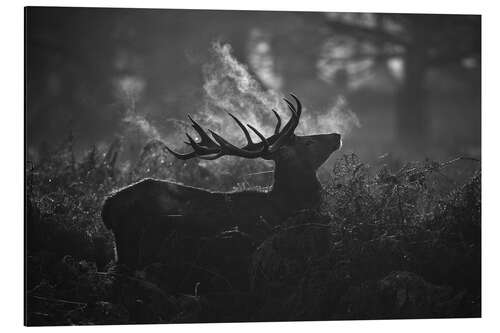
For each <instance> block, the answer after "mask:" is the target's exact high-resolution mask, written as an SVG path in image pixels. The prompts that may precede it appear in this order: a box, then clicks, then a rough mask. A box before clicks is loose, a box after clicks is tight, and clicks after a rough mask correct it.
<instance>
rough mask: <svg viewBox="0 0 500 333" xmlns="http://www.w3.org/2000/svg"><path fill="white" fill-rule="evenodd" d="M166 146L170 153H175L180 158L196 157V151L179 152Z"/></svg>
mask: <svg viewBox="0 0 500 333" xmlns="http://www.w3.org/2000/svg"><path fill="white" fill-rule="evenodd" d="M165 148H166V149H167V150H168V151H169V152H170V154H172V155H174V156H175V157H176V158H178V159H180V160H189V159H190V158H193V157H196V152H194V151H192V152H190V153H187V154H179V153H176V152H175V151H173V150H172V149H170V148H168V147H167V146H165Z"/></svg>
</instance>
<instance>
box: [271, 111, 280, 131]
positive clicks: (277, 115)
mask: <svg viewBox="0 0 500 333" xmlns="http://www.w3.org/2000/svg"><path fill="white" fill-rule="evenodd" d="M272 111H273V113H274V115H275V116H276V119H278V123H277V124H276V127H275V128H274V134H278V133H279V132H280V128H281V118H280V115H279V114H278V112H276V110H275V109H273V110H272Z"/></svg>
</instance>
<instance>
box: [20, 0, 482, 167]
mask: <svg viewBox="0 0 500 333" xmlns="http://www.w3.org/2000/svg"><path fill="white" fill-rule="evenodd" d="M26 24H27V26H26V34H27V35H26V42H27V71H26V83H27V89H26V93H27V112H26V122H27V146H28V158H29V159H30V160H37V159H39V158H40V156H41V155H43V154H44V152H45V151H46V150H47V149H48V147H51V146H53V145H56V144H58V143H59V142H61V141H63V140H64V139H65V138H67V137H68V135H71V136H72V137H73V138H74V142H75V149H76V151H80V152H81V151H84V150H85V149H88V147H89V146H91V145H97V147H101V146H105V145H107V144H109V143H110V142H111V141H112V140H113V139H115V138H117V137H118V138H121V140H122V142H123V146H124V148H123V154H122V155H121V161H122V162H123V161H124V160H127V159H133V158H134V156H136V155H137V154H138V152H139V150H140V148H141V147H142V146H143V145H144V143H145V142H147V141H148V140H149V139H151V138H160V139H162V140H164V141H166V142H167V143H170V144H171V145H173V146H179V150H182V148H180V147H181V146H180V144H181V143H182V141H183V140H184V137H183V136H181V134H182V133H183V131H184V130H185V126H184V124H185V123H183V122H179V121H177V120H176V119H178V120H182V121H183V120H184V119H186V115H187V114H188V113H190V114H194V115H195V117H197V118H198V119H199V120H200V121H201V122H202V123H204V125H206V126H207V127H210V128H215V129H219V130H220V131H221V132H222V133H223V134H224V135H226V136H229V138H231V139H233V140H236V141H237V140H238V139H239V137H240V136H241V133H239V132H237V128H236V127H233V126H234V125H233V124H232V123H230V121H229V120H228V119H227V118H228V117H227V115H226V114H225V112H223V111H224V110H229V111H232V112H234V113H236V114H237V115H239V116H240V117H241V118H243V119H245V120H248V121H250V122H251V123H253V124H254V125H257V127H258V128H260V129H262V130H264V131H267V130H270V129H271V128H272V127H273V126H274V119H273V118H271V116H272V114H271V112H270V108H271V107H278V108H279V109H280V110H281V112H282V114H286V112H287V111H286V108H284V107H283V105H282V104H277V103H278V101H279V99H280V98H282V97H283V96H285V94H287V93H288V92H290V91H291V92H294V93H296V94H297V95H298V96H299V97H300V98H301V100H302V101H303V104H304V105H305V107H306V112H305V114H304V118H307V119H303V122H302V125H301V126H302V127H301V128H299V129H300V131H301V132H302V133H310V134H312V133H316V132H332V131H338V132H342V134H344V151H354V152H356V153H357V154H358V155H360V157H361V158H362V159H363V160H365V161H372V160H374V159H376V158H377V157H379V156H381V155H384V154H386V153H392V154H393V156H397V157H399V158H401V159H421V158H424V157H431V158H434V159H440V160H444V159H447V158H451V157H455V156H457V155H466V156H472V157H480V154H481V153H480V143H481V135H480V134H481V132H480V131H481V130H480V128H481V127H480V125H481V116H480V110H481V38H480V36H481V33H480V32H481V17H480V16H478V15H416V14H415V15H413V14H412V15H409V14H359V13H357V14H356V13H336V14H334V13H300V12H256V11H201V10H145V9H91V8H28V9H27V10H26ZM270 114H271V115H270ZM287 116H288V115H286V116H285V117H287ZM233 134H234V135H233Z"/></svg>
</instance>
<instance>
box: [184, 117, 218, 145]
mask: <svg viewBox="0 0 500 333" xmlns="http://www.w3.org/2000/svg"><path fill="white" fill-rule="evenodd" d="M188 118H189V120H191V123H192V125H191V126H192V127H193V128H194V130H195V131H196V132H197V133H198V135H199V136H200V140H201V141H200V143H201V144H203V145H205V146H211V147H212V148H215V147H217V144H216V143H215V142H214V141H213V140H212V138H210V136H209V135H208V134H207V132H205V130H204V129H203V128H202V127H201V126H200V124H198V123H197V122H196V121H195V120H194V119H193V118H192V117H191V116H190V115H188Z"/></svg>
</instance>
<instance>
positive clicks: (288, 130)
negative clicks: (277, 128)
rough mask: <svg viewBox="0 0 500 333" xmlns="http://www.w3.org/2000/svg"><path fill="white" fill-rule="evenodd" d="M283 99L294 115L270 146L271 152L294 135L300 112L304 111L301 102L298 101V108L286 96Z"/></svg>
mask: <svg viewBox="0 0 500 333" xmlns="http://www.w3.org/2000/svg"><path fill="white" fill-rule="evenodd" d="M292 97H293V96H292ZM294 98H295V97H294ZM283 100H284V101H285V102H286V104H287V105H288V108H289V109H290V112H291V113H292V116H291V118H290V120H289V121H288V123H287V124H286V125H285V127H283V130H282V131H281V132H280V133H279V134H278V139H277V140H276V141H275V142H274V143H273V144H272V145H271V147H270V148H269V154H273V153H275V152H276V151H277V150H278V149H279V148H280V147H281V146H282V145H283V144H284V143H285V142H286V140H287V139H288V138H289V137H290V136H292V135H293V131H295V128H296V127H297V125H298V124H299V119H300V112H302V106H301V104H300V103H298V106H299V110H296V109H295V106H294V105H293V104H292V102H290V101H289V100H287V99H286V98H284V99H283Z"/></svg>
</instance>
